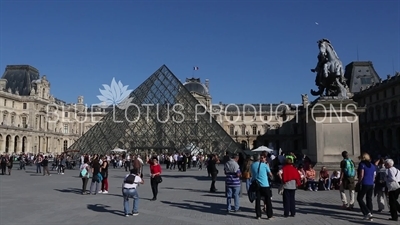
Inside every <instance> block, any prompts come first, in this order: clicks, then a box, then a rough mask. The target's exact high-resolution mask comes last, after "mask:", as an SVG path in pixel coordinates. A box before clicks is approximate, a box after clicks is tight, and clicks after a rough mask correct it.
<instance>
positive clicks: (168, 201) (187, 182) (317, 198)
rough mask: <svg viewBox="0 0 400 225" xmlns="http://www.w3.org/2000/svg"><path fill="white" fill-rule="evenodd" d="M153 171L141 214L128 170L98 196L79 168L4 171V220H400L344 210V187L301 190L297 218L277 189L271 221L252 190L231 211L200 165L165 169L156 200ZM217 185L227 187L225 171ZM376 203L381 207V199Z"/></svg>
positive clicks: (117, 172) (49, 224) (116, 173)
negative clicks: (134, 207)
mask: <svg viewBox="0 0 400 225" xmlns="http://www.w3.org/2000/svg"><path fill="white" fill-rule="evenodd" d="M148 170H149V168H148V167H146V168H145V171H146V172H147V173H146V174H145V184H144V185H141V186H140V187H139V194H140V203H139V213H140V215H139V216H136V217H132V216H131V217H128V218H126V217H124V213H123V206H122V197H121V184H122V179H123V176H124V175H125V174H126V173H125V171H124V170H122V169H111V170H110V178H109V179H110V181H109V183H110V188H109V194H97V195H81V194H80V186H81V180H80V178H78V174H79V172H78V170H67V171H66V173H65V175H58V174H57V173H54V172H52V176H50V177H48V176H46V177H44V176H42V175H38V174H36V173H35V171H34V168H33V167H28V168H27V170H26V171H18V170H14V171H13V174H12V176H1V175H0V185H1V189H0V197H1V198H0V224H1V225H22V224H31V225H35V224H38V225H54V224H74V225H81V224H82V225H91V224H97V225H99V224H139V225H140V224H190V225H196V224H200V225H202V224H204V225H205V224H210V225H219V224H221V225H222V224H266V223H267V224H288V225H289V224H296V225H301V224H399V223H398V222H393V221H388V220H387V219H388V218H389V217H390V216H389V213H388V212H387V211H386V212H383V213H380V214H378V213H376V214H374V216H376V218H375V219H374V222H370V223H366V222H365V221H363V220H361V219H362V216H361V213H360V211H359V209H358V207H356V209H355V210H354V211H345V210H341V209H340V205H341V202H340V199H339V193H338V191H329V192H328V191H323V192H322V191H321V192H306V191H298V192H297V194H296V200H297V201H298V204H297V208H298V210H297V215H296V217H295V218H284V217H282V214H283V213H282V203H281V196H279V195H278V194H277V190H276V189H274V190H273V193H274V197H273V207H274V218H272V219H271V220H266V219H265V218H266V217H264V218H263V219H261V220H256V219H255V213H254V206H253V204H251V203H250V202H249V201H248V199H247V196H246V195H243V197H242V198H241V211H240V212H237V213H231V214H227V213H226V212H225V209H226V200H225V198H224V193H223V192H218V193H208V189H209V185H210V180H209V178H207V176H206V172H205V171H197V170H189V171H187V172H185V173H183V172H178V171H170V170H168V171H166V170H165V171H164V173H163V180H164V181H163V183H162V184H160V187H159V191H160V193H159V196H158V200H157V201H156V202H152V201H149V199H150V198H151V197H152V195H151V190H150V184H149V176H148ZM220 171H222V166H220ZM217 188H218V189H219V190H223V189H224V183H223V176H222V175H220V177H219V181H218V182H217ZM374 204H375V208H376V199H374ZM356 206H358V205H357V204H356Z"/></svg>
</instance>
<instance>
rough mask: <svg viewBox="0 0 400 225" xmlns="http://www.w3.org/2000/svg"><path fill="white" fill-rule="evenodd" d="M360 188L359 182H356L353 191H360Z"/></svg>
mask: <svg viewBox="0 0 400 225" xmlns="http://www.w3.org/2000/svg"><path fill="white" fill-rule="evenodd" d="M361 188H362V186H361V183H357V184H356V187H355V188H354V191H355V192H360V191H361Z"/></svg>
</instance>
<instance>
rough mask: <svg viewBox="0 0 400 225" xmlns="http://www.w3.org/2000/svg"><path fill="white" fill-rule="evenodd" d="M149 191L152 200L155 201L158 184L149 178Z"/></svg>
mask: <svg viewBox="0 0 400 225" xmlns="http://www.w3.org/2000/svg"><path fill="white" fill-rule="evenodd" d="M150 185H151V191H152V192H153V199H157V194H158V183H157V182H156V181H155V179H154V178H150Z"/></svg>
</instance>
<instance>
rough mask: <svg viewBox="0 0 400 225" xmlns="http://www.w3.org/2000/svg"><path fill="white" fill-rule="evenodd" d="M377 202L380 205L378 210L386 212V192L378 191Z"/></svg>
mask: <svg viewBox="0 0 400 225" xmlns="http://www.w3.org/2000/svg"><path fill="white" fill-rule="evenodd" d="M376 201H377V203H378V209H379V210H384V209H385V192H384V191H382V190H379V191H377V193H376Z"/></svg>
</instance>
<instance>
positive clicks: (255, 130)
mask: <svg viewBox="0 0 400 225" xmlns="http://www.w3.org/2000/svg"><path fill="white" fill-rule="evenodd" d="M253 135H257V127H256V126H254V127H253Z"/></svg>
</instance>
